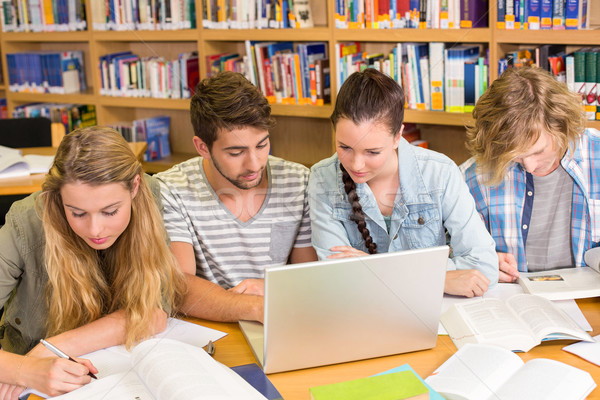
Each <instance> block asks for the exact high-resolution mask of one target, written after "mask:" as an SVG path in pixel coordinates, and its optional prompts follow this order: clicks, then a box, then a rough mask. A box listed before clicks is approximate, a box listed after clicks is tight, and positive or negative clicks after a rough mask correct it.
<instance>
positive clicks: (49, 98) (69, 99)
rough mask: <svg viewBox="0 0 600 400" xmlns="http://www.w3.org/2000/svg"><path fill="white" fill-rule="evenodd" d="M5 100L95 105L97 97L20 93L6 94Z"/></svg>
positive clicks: (78, 94)
mask: <svg viewBox="0 0 600 400" xmlns="http://www.w3.org/2000/svg"><path fill="white" fill-rule="evenodd" d="M6 98H7V99H8V100H11V101H16V102H23V103H28V102H31V103H40V102H42V103H77V104H96V102H97V97H96V96H95V95H94V94H92V93H91V92H90V93H69V94H52V93H22V92H6Z"/></svg>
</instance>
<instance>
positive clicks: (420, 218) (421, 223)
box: [417, 217, 425, 225]
mask: <svg viewBox="0 0 600 400" xmlns="http://www.w3.org/2000/svg"><path fill="white" fill-rule="evenodd" d="M417 222H418V223H419V225H423V224H424V223H425V220H424V219H423V217H419V219H418V220H417Z"/></svg>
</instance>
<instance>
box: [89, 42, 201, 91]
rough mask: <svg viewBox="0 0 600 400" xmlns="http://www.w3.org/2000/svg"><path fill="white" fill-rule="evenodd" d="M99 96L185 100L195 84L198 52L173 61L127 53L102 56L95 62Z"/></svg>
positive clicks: (197, 72)
mask: <svg viewBox="0 0 600 400" xmlns="http://www.w3.org/2000/svg"><path fill="white" fill-rule="evenodd" d="M98 70H99V73H100V82H101V86H100V94H101V95H104V96H120V97H154V98H171V99H182V98H189V97H190V96H191V95H192V94H193V91H194V88H195V87H196V85H197V84H198V80H199V76H200V73H199V69H198V53H197V52H188V53H181V54H179V57H178V58H177V59H176V60H172V61H170V60H166V59H165V58H162V57H140V56H138V55H135V54H133V53H132V52H130V51H125V52H118V53H111V54H106V55H104V56H102V57H100V60H99V62H98Z"/></svg>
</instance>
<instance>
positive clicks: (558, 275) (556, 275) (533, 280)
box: [519, 267, 600, 300]
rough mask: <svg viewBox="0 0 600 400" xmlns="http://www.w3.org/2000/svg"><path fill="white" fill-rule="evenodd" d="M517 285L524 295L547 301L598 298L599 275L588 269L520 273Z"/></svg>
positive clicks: (599, 289)
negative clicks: (533, 295)
mask: <svg viewBox="0 0 600 400" xmlns="http://www.w3.org/2000/svg"><path fill="white" fill-rule="evenodd" d="M519 284H520V285H521V286H523V289H524V290H525V292H526V293H530V294H535V295H538V296H542V297H545V298H547V299H549V300H565V299H581V298H586V297H595V296H600V273H598V272H597V271H596V270H594V269H592V268H589V267H581V268H564V269H557V270H552V271H541V272H531V273H521V274H520V276H519Z"/></svg>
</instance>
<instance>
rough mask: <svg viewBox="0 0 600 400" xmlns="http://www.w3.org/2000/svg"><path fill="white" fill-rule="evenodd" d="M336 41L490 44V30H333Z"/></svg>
mask: <svg viewBox="0 0 600 400" xmlns="http://www.w3.org/2000/svg"><path fill="white" fill-rule="evenodd" d="M333 37H334V39H335V40H336V41H360V42H453V43H482V42H490V41H491V37H492V30H491V29H490V28H473V29H335V30H334V33H333Z"/></svg>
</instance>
